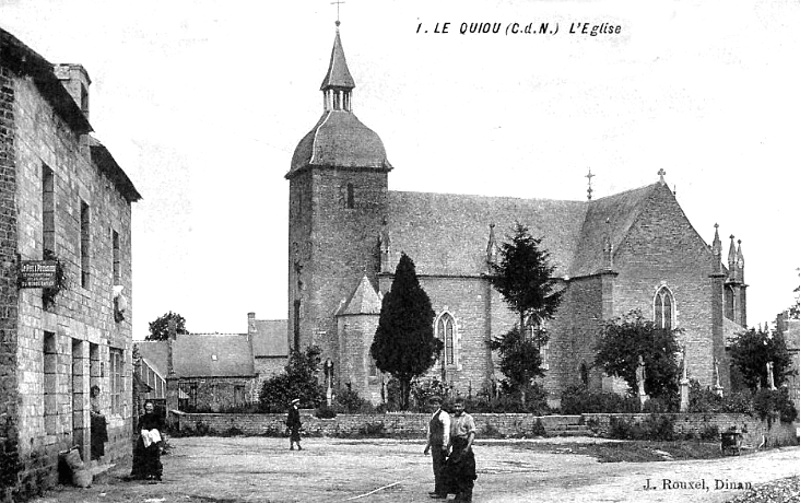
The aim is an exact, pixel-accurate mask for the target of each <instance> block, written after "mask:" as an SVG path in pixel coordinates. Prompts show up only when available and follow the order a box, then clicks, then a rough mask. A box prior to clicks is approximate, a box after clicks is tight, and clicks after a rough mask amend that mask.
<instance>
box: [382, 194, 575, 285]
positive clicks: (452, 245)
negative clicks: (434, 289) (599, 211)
mask: <svg viewBox="0 0 801 503" xmlns="http://www.w3.org/2000/svg"><path fill="white" fill-rule="evenodd" d="M586 213H587V203H586V202H582V201H555V200H551V199H516V198H511V197H485V196H474V195H459V194H435V193H422V192H396V191H390V192H389V211H388V214H389V220H388V225H389V229H390V234H391V237H392V248H391V250H390V253H391V257H390V263H393V264H396V263H398V261H399V260H400V254H401V252H405V253H406V254H407V255H409V257H410V258H411V259H412V260H413V261H414V263H415V268H416V272H417V274H418V275H455V276H459V275H464V276H475V275H478V274H481V273H483V272H486V260H487V258H486V257H487V255H486V254H487V242H488V239H489V232H490V229H489V225H490V224H491V223H494V224H496V227H495V233H496V236H497V239H498V241H503V240H504V238H505V236H506V235H507V234H510V233H511V232H512V231H513V226H514V224H515V221H519V222H520V223H522V224H524V225H526V226H527V227H528V228H529V232H531V234H532V236H534V237H542V238H543V240H542V245H543V246H544V247H545V248H547V249H548V251H549V252H550V254H551V262H552V263H553V264H554V265H556V272H555V274H556V275H557V276H563V275H565V274H567V273H568V271H569V267H570V264H571V263H572V260H573V256H574V255H575V253H576V246H577V244H578V241H579V234H580V232H581V227H582V224H583V222H584V218H585V215H586Z"/></svg>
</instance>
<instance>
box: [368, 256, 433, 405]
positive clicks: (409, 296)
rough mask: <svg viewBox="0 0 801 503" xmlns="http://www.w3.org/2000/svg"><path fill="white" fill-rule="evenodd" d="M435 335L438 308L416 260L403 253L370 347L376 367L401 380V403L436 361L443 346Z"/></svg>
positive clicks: (382, 305) (407, 402)
mask: <svg viewBox="0 0 801 503" xmlns="http://www.w3.org/2000/svg"><path fill="white" fill-rule="evenodd" d="M442 346H443V344H442V341H440V340H439V339H437V338H436V337H434V310H433V309H432V308H431V300H429V298H428V295H427V294H426V292H425V291H424V290H423V288H422V287H421V286H420V282H419V281H418V280H417V274H416V273H415V270H414V262H412V259H410V258H409V257H408V256H407V255H406V254H405V253H402V254H401V258H400V261H399V262H398V267H397V269H395V279H394V280H393V282H392V288H391V289H390V291H389V292H388V293H387V294H386V296H384V300H383V301H382V303H381V315H380V317H379V319H378V328H377V329H376V332H375V337H374V338H373V344H372V346H371V347H370V354H371V355H372V356H373V358H374V359H375V363H376V367H378V368H379V369H381V370H382V371H383V372H387V373H389V374H391V375H392V376H394V377H395V378H396V379H397V380H398V382H399V384H400V397H399V398H400V404H399V405H400V407H401V410H407V409H408V407H409V391H410V389H411V388H410V384H411V381H412V379H413V378H414V377H416V376H420V375H423V374H424V373H425V372H426V371H427V370H428V369H430V368H431V366H432V365H434V361H435V360H436V358H437V355H438V354H439V352H440V351H441V350H442Z"/></svg>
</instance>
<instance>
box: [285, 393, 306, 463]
mask: <svg viewBox="0 0 801 503" xmlns="http://www.w3.org/2000/svg"><path fill="white" fill-rule="evenodd" d="M299 403H300V398H295V399H294V400H292V402H291V403H290V407H289V413H288V414H287V417H286V427H287V429H289V450H290V451H294V450H295V444H298V450H299V451H302V450H303V447H301V446H300V411H299V410H298V404H299Z"/></svg>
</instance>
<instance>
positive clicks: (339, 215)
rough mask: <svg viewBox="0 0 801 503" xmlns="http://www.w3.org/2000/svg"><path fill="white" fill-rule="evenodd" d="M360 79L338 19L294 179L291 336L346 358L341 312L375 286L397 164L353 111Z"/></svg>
mask: <svg viewBox="0 0 801 503" xmlns="http://www.w3.org/2000/svg"><path fill="white" fill-rule="evenodd" d="M355 87H356V84H355V82H354V80H353V77H352V76H351V73H350V70H349V69H348V65H347V62H346V61H345V52H344V50H343V48H342V41H341V39H340V35H339V22H337V29H336V35H335V37H334V46H333V49H332V50H331V60H330V63H329V66H328V71H327V72H326V74H325V77H324V78H323V82H322V84H321V86H320V91H322V94H323V113H322V116H321V117H320V119H319V120H318V121H317V124H316V125H315V126H314V127H313V128H312V129H311V131H309V133H308V134H306V136H304V137H303V139H302V140H300V143H298V146H297V148H296V149H295V153H294V155H293V156H292V165H291V167H290V170H289V172H288V173H287V174H286V176H285V177H286V178H287V179H288V180H289V243H288V244H289V275H288V277H289V285H288V299H289V302H288V304H289V305H288V323H287V327H288V334H287V336H288V338H289V345H290V347H291V348H292V349H300V350H303V349H304V348H305V347H307V346H308V345H310V344H316V345H318V346H320V348H321V349H322V360H323V361H326V360H327V359H331V361H332V362H333V364H334V369H335V372H336V369H337V368H338V363H339V361H340V358H339V355H338V352H339V347H340V344H339V341H338V340H337V321H336V318H335V316H334V315H335V313H336V312H337V310H338V308H339V307H340V304H341V303H342V302H343V300H345V298H346V297H347V296H349V295H350V294H351V293H352V292H353V290H354V288H355V287H356V286H357V285H358V284H359V282H360V281H361V280H362V278H363V277H364V276H367V278H368V280H369V281H370V282H371V283H372V284H373V285H374V286H375V285H377V281H376V275H377V271H378V268H379V260H380V255H379V246H378V237H379V234H380V232H381V228H382V227H381V224H382V221H383V219H384V218H385V217H386V214H387V178H388V173H389V171H390V170H391V169H392V166H391V165H390V163H389V161H388V160H387V155H386V151H385V149H384V145H383V143H382V141H381V139H380V138H379V137H378V135H377V134H376V133H374V132H373V131H372V130H370V129H369V128H368V127H367V126H365V125H364V124H362V122H361V121H359V119H358V118H357V117H356V115H354V113H353V90H354V88H355Z"/></svg>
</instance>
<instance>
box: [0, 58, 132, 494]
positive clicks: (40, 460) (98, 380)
mask: <svg viewBox="0 0 801 503" xmlns="http://www.w3.org/2000/svg"><path fill="white" fill-rule="evenodd" d="M2 71H3V81H4V82H3V85H2V100H0V103H2V105H3V107H4V108H6V109H7V108H8V105H9V104H11V106H12V108H13V113H8V111H6V113H5V119H6V120H5V121H4V123H5V124H4V128H3V131H2V133H3V134H5V135H7V134H8V133H9V131H13V135H14V145H13V148H9V145H8V143H7V141H8V140H7V138H8V137H7V136H6V138H5V140H6V145H5V146H4V149H3V152H2V153H0V155H2V159H3V166H2V167H3V168H5V169H10V170H12V171H14V176H9V177H8V178H5V177H4V178H3V180H4V182H3V184H4V185H3V190H4V191H8V190H10V189H11V185H12V183H11V181H12V180H13V181H14V182H15V191H16V192H15V194H14V197H15V198H16V205H15V209H16V210H17V214H16V215H15V218H16V222H14V221H13V218H14V217H12V216H11V214H5V213H4V214H3V215H2V222H3V223H2V225H3V226H4V227H9V226H14V227H15V228H16V232H17V234H16V235H14V234H13V233H9V234H7V235H6V238H5V239H4V242H9V243H12V246H14V247H15V248H16V252H18V253H19V257H20V258H21V259H22V260H34V259H36V260H38V259H41V258H42V255H43V251H44V248H43V246H44V245H43V218H42V198H43V195H42V187H43V178H42V177H43V166H44V165H46V166H47V167H48V168H49V169H50V170H52V172H53V173H54V184H53V185H54V201H55V218H54V219H55V230H54V232H55V234H54V236H55V239H54V240H55V252H56V255H57V256H58V258H59V260H60V261H61V262H62V264H63V265H64V266H65V269H66V273H67V277H68V285H67V288H66V289H64V290H62V291H61V292H60V293H59V294H58V296H57V297H56V302H55V306H54V307H52V308H50V309H48V310H45V309H44V308H43V304H42V293H41V289H24V290H19V291H17V288H16V284H14V285H13V286H11V285H8V288H6V287H5V286H4V288H3V302H5V303H6V304H7V305H6V306H4V307H3V309H4V311H3V315H2V320H3V321H2V324H3V325H5V326H7V331H6V330H4V334H3V342H5V343H8V347H6V348H4V354H6V355H14V356H13V357H11V356H8V357H4V358H9V359H8V360H3V361H2V362H0V364H2V365H6V364H7V363H12V362H15V367H16V368H14V369H12V372H16V383H15V382H14V381H15V379H14V378H13V377H11V376H8V375H6V372H8V368H6V369H5V370H4V372H3V375H5V376H6V377H5V378H6V379H7V382H8V385H9V386H14V385H15V386H16V390H17V392H18V393H19V395H18V400H19V402H18V405H19V406H18V407H17V408H14V407H13V406H12V407H9V408H7V412H8V413H10V414H11V415H10V416H9V417H10V418H11V421H12V422H14V423H15V424H14V427H15V429H16V433H17V439H16V440H17V449H18V457H19V461H20V462H21V471H20V473H19V479H18V486H17V487H18V490H19V491H20V492H21V493H29V492H32V491H35V490H37V488H42V487H47V486H48V485H51V484H52V483H53V482H54V481H55V479H56V462H57V455H58V452H59V451H62V450H65V449H67V448H68V447H70V446H72V445H79V446H80V447H81V453H82V456H83V458H84V460H87V461H88V459H89V433H90V431H89V425H90V422H89V389H90V387H91V386H92V385H95V384H97V385H99V386H100V388H101V389H102V395H101V408H102V410H103V412H104V413H105V415H106V418H107V420H108V422H109V428H108V436H109V441H108V443H107V444H106V458H105V459H106V461H112V460H115V459H118V458H121V457H124V456H126V455H129V454H130V435H131V432H132V428H131V414H132V410H131V327H130V321H129V320H130V306H129V310H128V319H126V320H123V321H122V322H115V320H114V309H113V298H112V287H113V286H114V285H113V283H114V281H113V279H112V267H113V258H112V255H113V254H112V232H116V233H117V234H118V237H119V254H120V255H119V259H120V261H119V264H120V270H119V274H120V284H121V285H123V286H124V287H125V290H124V291H125V293H126V295H127V296H128V297H129V298H130V293H131V255H130V218H131V213H130V204H129V203H128V202H127V200H125V198H124V197H122V195H121V194H120V193H119V192H118V191H117V190H116V188H115V185H114V184H113V183H112V182H111V181H110V180H109V179H108V178H107V177H105V175H102V174H101V173H100V172H99V171H98V169H97V168H96V167H95V165H94V164H92V163H91V162H90V160H89V155H90V153H89V148H88V146H87V144H86V143H85V141H86V138H85V137H80V136H78V135H76V134H75V132H74V131H73V130H72V129H70V128H69V126H67V125H66V124H65V123H64V122H63V121H62V119H61V118H60V117H59V116H58V115H57V114H56V113H55V112H54V110H53V109H52V108H51V106H50V105H49V103H48V102H47V101H46V100H45V99H44V98H43V96H42V95H41V94H40V92H39V90H38V88H37V86H36V85H35V84H34V82H33V81H32V80H31V79H30V78H29V77H22V76H19V75H16V74H14V73H12V72H9V71H7V69H6V68H3V69H2ZM9 118H11V119H12V121H13V124H8V123H7V121H8V119H9ZM12 159H13V160H12ZM10 160H11V163H10V164H9V161H10ZM8 200H9V199H6V198H3V201H8ZM81 201H83V202H85V203H86V204H88V207H89V215H90V217H89V223H90V228H89V233H88V234H89V243H90V255H89V256H90V258H89V265H90V268H89V283H88V287H87V288H84V287H83V286H82V283H81V267H82V261H81V253H80V243H81ZM12 213H13V212H12ZM15 263H16V259H14V260H11V261H10V262H8V264H9V265H11V264H15ZM3 269H4V270H10V269H13V270H15V267H11V266H10V267H4V268H3ZM11 292H17V293H15V294H13V293H11ZM12 297H18V301H17V302H16V306H18V309H19V311H18V312H16V311H15V310H14V309H12V304H13V303H14V299H13V298H12ZM12 326H15V328H14V329H11V327H12ZM4 328H6V327H4ZM14 337H15V338H16V339H14ZM110 348H114V349H116V350H119V351H120V352H121V355H122V361H123V365H122V367H121V394H120V395H119V396H120V398H119V401H118V402H116V406H115V408H114V409H113V410H112V406H111V398H110V396H109V392H110V389H111V376H110V364H109V361H110V356H109V354H110ZM6 349H7V350H9V352H8V353H6V352H5V350H6ZM3 397H4V399H5V398H6V397H10V398H12V397H14V393H13V391H11V390H9V393H8V394H6V393H5V392H4V393H3ZM9 433H13V432H11V431H9ZM6 442H8V441H6ZM9 445H10V444H9Z"/></svg>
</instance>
